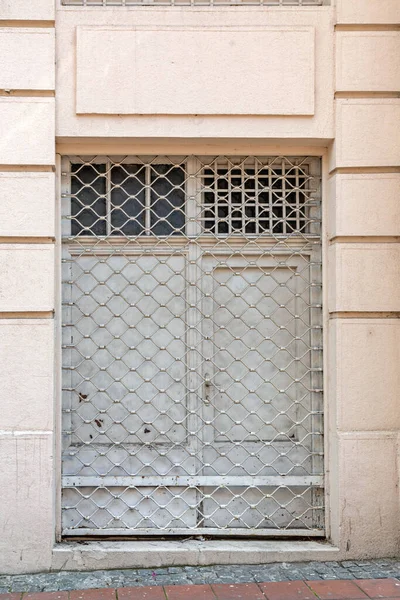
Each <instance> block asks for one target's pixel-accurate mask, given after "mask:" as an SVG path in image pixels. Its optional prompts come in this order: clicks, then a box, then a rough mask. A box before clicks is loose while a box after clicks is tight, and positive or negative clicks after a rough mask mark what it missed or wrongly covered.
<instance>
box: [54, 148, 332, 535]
mask: <svg viewBox="0 0 400 600" xmlns="http://www.w3.org/2000/svg"><path fill="white" fill-rule="evenodd" d="M63 169H64V172H63V311H64V315H63V374H64V380H63V415H64V439H63V447H64V448H63V530H64V535H67V536H72V535H84V534H90V535H124V536H126V535H140V534H149V535H160V534H162V535H165V534H191V535H193V534H199V535H200V534H209V535H213V534H215V535H243V534H244V535H255V534H259V535H273V536H276V535H307V536H310V535H314V536H321V535H323V494H322V488H323V472H322V458H323V446H322V385H321V377H322V347H321V342H322V336H321V244H320V196H319V194H320V176H319V160H317V159H310V158H305V157H301V158H294V157H291V158H283V157H263V158H256V157H112V158H110V157H92V158H86V157H85V158H81V157H70V158H67V157H66V158H65V159H64V162H63Z"/></svg>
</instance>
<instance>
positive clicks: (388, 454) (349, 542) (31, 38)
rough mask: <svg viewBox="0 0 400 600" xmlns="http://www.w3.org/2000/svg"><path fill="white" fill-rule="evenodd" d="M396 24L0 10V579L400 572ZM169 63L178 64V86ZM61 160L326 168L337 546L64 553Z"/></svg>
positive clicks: (261, 12) (384, 16) (374, 11)
mask: <svg viewBox="0 0 400 600" xmlns="http://www.w3.org/2000/svg"><path fill="white" fill-rule="evenodd" d="M55 18H56V20H54V19H55ZM399 24H400V3H399V0H336V1H335V0H332V2H331V5H330V6H329V5H326V6H322V7H318V8H310V7H307V8H306V7H303V8H268V9H267V8H243V9H242V8H240V9H238V8H226V7H225V8H212V9H211V8H201V9H191V8H184V9H182V8H180V9H173V10H171V9H169V8H163V9H161V8H149V9H121V8H113V9H112V8H96V9H94V8H92V9H90V10H89V9H83V8H66V7H64V8H63V7H61V2H60V1H59V0H56V1H55V0H35V2H34V3H33V2H31V1H30V0H0V54H1V56H2V60H3V68H2V69H1V70H0V189H1V192H2V193H1V202H0V217H1V218H0V272H1V274H2V275H1V278H0V332H1V334H2V336H1V338H2V347H1V350H0V372H1V376H0V389H1V397H2V398H3V402H2V416H1V417H0V419H1V422H0V469H1V472H2V473H3V481H2V486H1V488H0V507H1V509H0V531H1V535H0V572H1V573H17V572H29V571H41V570H49V569H52V568H54V569H57V568H70V569H71V568H75V569H84V568H88V569H89V568H99V567H101V568H106V567H107V566H108V567H113V568H117V567H129V566H139V565H143V566H157V565H159V564H173V563H174V561H175V562H177V563H179V564H182V562H187V563H188V564H196V562H201V563H202V564H205V563H212V562H229V561H230V562H241V561H244V562H246V561H247V562H263V561H273V560H306V559H311V558H316V559H323V558H324V556H325V557H326V558H329V559H334V558H336V559H338V558H345V557H346V558H349V559H350V558H364V557H377V556H384V555H393V554H398V553H399V539H400V535H399V522H400V519H399V517H400V515H399V498H398V476H399V472H398V460H399V456H398V441H399V440H398V438H399V429H400V417H399V414H400V413H399V400H400V377H399V372H400V369H399V363H400V355H399V347H400V344H399V342H400V327H399V323H400V321H399V319H398V317H399V315H400V244H399V236H400V192H399V183H400V131H399V129H400V125H399V124H400V100H399V93H400V69H399V61H398V56H399V46H400V34H399V31H398V25H399ZM188 31H189V32H190V35H189V36H185V32H188ZM176 32H181V33H182V35H177V34H176ZM250 32H253V33H254V39H255V40H256V41H255V43H254V45H253V46H252V45H251V44H250V43H249V33H250ZM99 39H100V40H101V44H100V45H99V44H98V43H96V40H99ZM171 39H174V40H176V45H175V46H173V47H171ZM138 40H139V42H138ZM143 44H144V45H145V47H146V44H147V47H148V48H149V51H148V52H147V51H146V52H145V53H144V54H143V56H142V59H141V65H140V68H141V69H142V70H140V69H139V70H135V69H133V67H132V64H133V62H132V60H131V58H132V57H133V56H136V53H137V51H138V45H139V46H140V45H143ZM232 44H234V46H235V50H234V56H235V67H236V68H235V69H226V68H225V66H226V64H227V63H228V62H229V61H228V58H229V56H230V54H229V51H228V50H229V48H230V47H231V46H232ZM100 47H101V48H100ZM96 48H100V49H99V50H98V51H96ZM199 48H200V49H202V52H201V56H199V54H198V49H199ZM122 50H125V52H122ZM150 50H151V52H150ZM264 50H265V52H264ZM165 51H168V52H169V53H170V54H171V57H172V58H173V60H174V61H175V62H178V66H177V67H176V69H177V70H176V71H175V72H168V73H167V75H168V77H166V73H164V72H163V62H162V57H163V53H165ZM242 56H243V57H244V58H243V60H242V59H241V57H242ZM266 56H267V57H268V60H266V58H265V57H266ZM216 57H218V59H219V60H216ZM172 58H171V60H172ZM105 61H106V62H107V78H106V79H104V69H103V66H104V62H105ZM143 61H144V62H143ZM146 61H149V63H148V64H150V63H151V65H152V67H153V69H154V71H152V72H151V77H150V75H149V66H148V64H147V63H146ZM55 64H56V65H57V67H56V68H55ZM210 65H215V71H214V72H213V76H214V83H213V86H218V95H214V96H213V95H212V94H211V95H210V94H208V93H207V86H208V85H209V81H208V78H207V72H208V71H207V69H209V68H210ZM179 68H182V69H183V68H184V69H185V73H186V77H185V80H183V79H180V78H178V77H177V76H176V73H177V72H178V73H179ZM126 73H128V75H129V76H128V77H126ZM238 73H240V76H238ZM199 74H201V77H199ZM263 77H264V79H263ZM171 78H172V80H171ZM173 78H175V80H174V79H173ZM169 80H171V81H172V87H173V89H174V90H175V92H176V98H177V100H176V102H171V90H168V85H171V81H169ZM267 80H269V81H273V84H274V85H273V86H271V85H267V84H266V81H267ZM161 83H162V85H161ZM154 85H156V86H158V87H157V90H158V93H157V103H156V104H154V102H153V96H152V94H151V93H150V92H149V89H150V87H149V86H154ZM240 86H243V89H241V88H240ZM213 89H214V88H213ZM55 92H56V93H55ZM238 92H239V93H238ZM221 97H223V99H224V101H223V102H221V101H220V98H221ZM143 113H146V114H143ZM56 142H57V145H58V152H59V153H61V154H62V153H67V152H68V153H70V154H72V153H74V152H76V153H78V152H80V153H90V152H100V151H101V152H102V153H103V152H104V153H107V152H109V153H113V152H114V153H119V152H121V151H123V152H124V153H129V152H132V153H140V152H143V151H148V152H150V153H158V152H160V153H162V152H169V153H174V152H176V153H182V152H184V153H185V154H188V153H191V152H194V153H197V152H198V153H203V154H208V153H214V152H217V153H219V152H221V153H223V152H225V153H227V154H229V153H238V154H239V153H251V154H269V153H271V154H274V153H280V154H285V153H286V154H290V153H292V154H311V155H312V154H313V155H317V156H318V155H319V156H322V157H323V164H324V181H323V184H324V185H323V187H324V196H323V206H324V217H325V235H324V278H325V303H324V305H325V398H326V403H325V404H326V481H327V495H326V504H327V531H328V541H329V544H328V545H323V544H318V542H313V543H311V542H307V543H306V542H287V541H286V542H279V541H278V542H257V543H255V542H254V543H253V542H250V541H249V542H248V543H247V542H243V541H241V542H238V543H237V544H236V545H235V542H233V541H231V542H229V544H228V543H225V542H221V543H219V545H218V542H213V543H210V544H209V545H207V544H205V545H203V546H202V547H201V548H199V547H198V545H196V543H193V544H192V546H191V545H190V543H189V544H188V545H186V546H182V545H181V546H180V547H179V548H178V547H177V546H174V544H173V543H170V544H169V545H168V543H166V542H165V543H163V544H159V545H158V546H157V547H156V546H155V545H154V543H148V544H147V545H146V543H142V545H140V544H141V543H139V542H138V543H136V545H135V544H129V545H123V546H121V544H112V543H108V544H92V545H90V544H89V546H87V547H79V546H77V545H71V544H70V545H68V544H59V539H58V527H59V526H58V524H59V439H60V428H59V415H60V406H59V398H60V394H59V390H60V384H59V338H58V335H59V326H58V319H59V296H58V294H59V289H58V288H59V285H58V281H59V241H60V240H59V237H58V201H59V199H58V195H59V194H58V192H57V191H56V188H57V181H58V176H59V168H58V166H57V163H56Z"/></svg>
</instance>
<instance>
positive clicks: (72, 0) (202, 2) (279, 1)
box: [62, 0, 327, 7]
mask: <svg viewBox="0 0 400 600" xmlns="http://www.w3.org/2000/svg"><path fill="white" fill-rule="evenodd" d="M62 4H63V5H64V6H87V7H89V6H92V7H95V6H97V7H99V6H100V7H101V6H103V7H105V6H122V7H124V6H125V7H129V6H229V5H231V6H322V5H323V4H327V2H326V1H325V0H62Z"/></svg>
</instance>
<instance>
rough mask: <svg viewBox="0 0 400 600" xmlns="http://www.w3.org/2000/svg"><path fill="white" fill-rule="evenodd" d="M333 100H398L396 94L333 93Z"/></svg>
mask: <svg viewBox="0 0 400 600" xmlns="http://www.w3.org/2000/svg"><path fill="white" fill-rule="evenodd" d="M335 98H400V91H398V92H335Z"/></svg>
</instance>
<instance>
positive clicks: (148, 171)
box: [64, 157, 316, 237]
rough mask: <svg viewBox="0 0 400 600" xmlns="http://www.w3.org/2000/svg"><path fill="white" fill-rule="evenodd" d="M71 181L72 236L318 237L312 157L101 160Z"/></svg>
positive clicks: (74, 171) (78, 169) (78, 166)
mask: <svg viewBox="0 0 400 600" xmlns="http://www.w3.org/2000/svg"><path fill="white" fill-rule="evenodd" d="M70 175H71V215H70V217H69V219H70V221H71V223H70V231H69V233H70V234H71V235H72V236H93V235H94V236H100V237H103V236H109V235H111V236H128V237H130V236H141V235H156V236H170V235H189V236H193V235H195V236H197V235H199V234H203V235H217V236H230V235H245V236H247V235H249V236H257V235H260V234H274V235H278V236H279V235H283V236H288V235H296V234H297V235H298V234H307V233H315V223H316V222H315V220H313V206H315V199H314V198H313V186H312V182H313V176H312V172H311V171H310V160H309V159H308V160H304V159H300V160H299V159H295V158H294V159H282V158H279V157H278V158H274V159H272V160H267V161H266V160H262V159H258V158H253V157H251V158H250V157H249V158H244V159H243V158H237V159H235V158H232V157H231V158H226V157H215V158H213V159H205V160H202V158H201V157H186V158H185V157H182V158H181V159H180V160H176V159H174V160H171V159H169V158H168V157H157V158H152V157H149V158H148V159H147V161H146V160H145V159H139V158H121V159H118V158H116V159H113V160H110V159H109V160H102V159H101V158H97V157H96V158H93V159H92V160H89V161H87V162H80V161H78V160H76V161H74V160H73V159H72V162H71V173H70ZM64 227H65V225H64ZM65 233H68V232H67V231H65Z"/></svg>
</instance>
